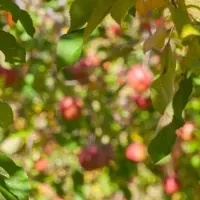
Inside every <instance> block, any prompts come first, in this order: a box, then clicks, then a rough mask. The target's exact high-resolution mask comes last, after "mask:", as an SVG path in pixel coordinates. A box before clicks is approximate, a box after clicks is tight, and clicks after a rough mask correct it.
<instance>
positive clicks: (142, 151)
mask: <svg viewBox="0 0 200 200" xmlns="http://www.w3.org/2000/svg"><path fill="white" fill-rule="evenodd" d="M126 158H127V159H129V160H131V161H134V162H142V161H144V160H145V159H146V158H147V150H146V146H145V145H144V144H142V143H132V144H130V145H129V146H128V147H127V148H126Z"/></svg>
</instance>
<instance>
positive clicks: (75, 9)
mask: <svg viewBox="0 0 200 200" xmlns="http://www.w3.org/2000/svg"><path fill="white" fill-rule="evenodd" d="M97 2H98V1H97V0H84V1H83V0H75V1H74V2H73V3H72V5H71V9H70V19H71V25H70V31H73V30H76V29H78V28H80V27H82V26H83V25H84V24H85V23H86V22H88V20H89V18H90V16H91V14H92V12H93V10H94V8H95V6H96V4H97Z"/></svg>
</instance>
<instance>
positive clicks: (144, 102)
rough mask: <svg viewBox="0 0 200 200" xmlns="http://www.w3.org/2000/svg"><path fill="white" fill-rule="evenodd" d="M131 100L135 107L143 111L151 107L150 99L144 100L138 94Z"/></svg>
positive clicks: (144, 98)
mask: <svg viewBox="0 0 200 200" xmlns="http://www.w3.org/2000/svg"><path fill="white" fill-rule="evenodd" d="M133 99H134V101H135V103H136V104H137V106H138V107H139V108H141V109H143V110H147V109H149V107H150V106H151V99H150V98H149V97H147V98H146V97H142V96H141V95H139V94H135V95H134V97H133Z"/></svg>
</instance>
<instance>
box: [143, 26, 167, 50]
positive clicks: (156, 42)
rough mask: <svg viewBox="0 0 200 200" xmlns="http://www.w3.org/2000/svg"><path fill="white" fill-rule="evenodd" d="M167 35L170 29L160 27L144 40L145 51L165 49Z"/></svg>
mask: <svg viewBox="0 0 200 200" xmlns="http://www.w3.org/2000/svg"><path fill="white" fill-rule="evenodd" d="M167 36H168V31H167V30H166V29H165V28H164V27H160V28H158V29H157V30H156V32H155V33H154V34H153V35H151V36H150V37H149V38H148V39H147V40H146V41H145V42H144V45H143V50H144V52H145V53H146V52H147V51H149V50H151V49H156V50H158V51H161V50H163V48H164V45H165V39H166V38H167Z"/></svg>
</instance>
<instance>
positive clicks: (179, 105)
mask: <svg viewBox="0 0 200 200" xmlns="http://www.w3.org/2000/svg"><path fill="white" fill-rule="evenodd" d="M192 88H193V83H192V79H191V78H189V79H183V80H182V81H181V82H180V84H179V90H178V91H177V92H176V94H175V96H174V100H173V109H174V115H175V116H176V118H182V112H183V109H184V108H185V106H186V104H187V102H188V100H189V97H190V95H191V93H192Z"/></svg>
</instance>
